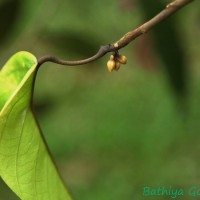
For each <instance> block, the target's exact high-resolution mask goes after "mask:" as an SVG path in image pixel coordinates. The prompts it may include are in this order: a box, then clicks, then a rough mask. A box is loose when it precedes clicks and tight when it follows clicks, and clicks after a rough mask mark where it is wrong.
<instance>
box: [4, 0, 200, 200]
mask: <svg viewBox="0 0 200 200" xmlns="http://www.w3.org/2000/svg"><path fill="white" fill-rule="evenodd" d="M158 2H161V1H158ZM162 2H164V3H167V2H169V1H167V0H166V1H162ZM152 4H153V3H152ZM198 6H199V2H198V1H195V2H194V3H192V4H191V5H190V6H188V7H186V8H184V9H183V10H181V11H180V12H179V13H178V14H176V15H175V16H173V17H172V18H171V19H170V20H171V21H172V22H173V23H174V25H173V26H174V27H176V31H177V32H175V33H174V34H175V35H176V34H178V35H176V36H175V37H177V36H178V42H179V43H181V45H180V48H181V50H180V51H181V52H183V53H182V54H181V56H175V58H174V63H179V62H180V60H178V59H180V57H182V56H184V67H185V68H186V71H187V73H189V74H187V76H185V77H187V79H186V78H185V79H184V83H186V85H187V87H188V88H187V89H188V90H187V94H186V95H185V96H183V97H181V98H184V100H186V101H184V103H185V107H184V108H185V109H184V111H183V110H180V108H181V109H183V107H181V106H180V104H181V102H183V101H180V99H179V100H177V98H176V93H174V92H173V89H172V88H173V84H171V85H170V84H169V83H173V82H172V81H170V79H169V77H170V76H169V75H168V74H167V73H166V71H167V70H166V69H168V67H171V66H169V63H171V62H168V63H167V62H166V60H165V59H166V57H165V59H163V54H161V53H162V52H163V51H164V50H165V51H166V52H170V50H169V49H165V48H167V47H170V45H168V44H169V43H171V38H170V37H167V34H168V32H162V33H161V31H160V32H159V31H158V32H159V34H162V37H161V38H165V39H162V40H160V41H159V43H158V42H155V39H153V37H152V36H153V32H150V33H148V34H147V35H146V36H142V37H141V38H139V39H138V40H136V41H135V42H134V43H133V44H131V45H129V46H128V47H127V48H125V49H123V50H121V52H122V53H123V54H125V55H126V56H127V57H128V64H127V65H126V66H125V67H123V68H122V69H120V70H119V71H118V72H117V73H109V72H107V69H106V62H107V59H108V56H105V57H104V58H102V59H101V60H99V61H96V62H94V63H91V64H89V65H88V66H80V67H64V66H57V65H55V64H50V63H48V64H45V65H44V66H43V67H42V68H41V69H40V70H39V73H38V77H37V80H36V88H35V98H34V107H35V112H36V115H37V118H38V119H39V123H40V125H41V128H42V130H43V132H44V136H45V138H46V140H47V143H48V144H49V147H50V149H51V151H52V152H53V155H54V158H55V160H56V163H57V165H58V167H59V169H60V171H61V174H62V176H63V178H64V180H65V182H66V184H67V185H68V187H69V188H70V190H71V192H72V194H73V196H74V197H75V199H82V200H84V199H85V200H87V199H95V200H104V199H115V200H121V199H139V200H140V199H148V198H147V197H143V196H142V190H143V187H145V186H163V185H165V186H170V185H172V186H174V187H183V188H188V187H190V186H191V185H198V184H199V178H200V174H199V166H200V163H199V161H198V160H199V159H198V151H199V148H200V145H199V140H200V136H199V132H200V123H199V119H200V108H199V101H200V81H199V78H200V70H199V51H200V43H199V41H198V40H199V39H198V38H199V37H198V36H199V33H200V26H199V10H198ZM152 7H153V8H152V10H153V9H155V7H156V3H154V5H153V6H152ZM150 8H151V7H149V9H150ZM9 9H12V16H8V13H9V12H11V10H9ZM0 10H4V11H5V10H6V11H5V12H4V15H5V16H2V17H1V19H0V20H1V22H0V23H1V29H0V30H1V31H0V36H1V37H0V38H1V39H0V43H1V45H0V49H1V60H0V63H1V66H3V64H4V63H5V61H6V60H7V59H8V57H10V56H11V55H12V54H14V53H15V52H17V51H19V50H27V51H29V52H31V53H33V54H34V55H36V56H37V57H38V58H39V57H40V56H42V55H46V54H55V55H58V56H59V57H62V58H67V59H81V58H85V57H88V56H90V55H92V54H94V53H95V52H96V51H97V49H98V48H99V46H100V45H102V44H107V43H110V42H114V41H116V40H118V39H119V38H120V37H121V36H122V35H123V34H124V33H125V32H127V31H129V30H131V29H132V28H133V27H136V26H137V25H139V24H141V23H142V22H144V21H145V20H146V19H147V16H148V18H149V17H150V16H149V15H148V13H147V11H145V9H144V6H142V1H140V0H138V1H134V0H132V1H131V0H130V1H128V0H126V1H125V0H121V1H114V0H112V1H109V2H108V1H106V0H101V1H100V0H99V1H92V0H88V1H69V0H67V1H64V0H58V1H47V0H42V1H39V0H36V1H30V0H18V1H14V0H4V1H1V3H0ZM1 13H2V12H1ZM6 13H7V15H6ZM1 15H3V14H1ZM152 16H153V14H152ZM5 19H7V20H6V23H5ZM162 26H163V27H165V24H164V22H163V23H162ZM158 28H159V27H158ZM160 36H161V35H160ZM154 38H155V36H154ZM143 40H146V41H148V49H147V43H142V41H143ZM155 44H156V45H155ZM139 49H140V51H139ZM160 49H164V50H163V51H162V52H161V50H160ZM147 50H148V51H147ZM167 50H168V51H167ZM171 52H172V53H173V55H174V54H176V49H173V51H171ZM169 55H170V54H169ZM146 63H150V64H149V65H150V66H149V65H148V67H147V65H146ZM174 67H175V68H176V66H174ZM179 67H180V66H177V70H175V72H176V73H175V76H173V77H174V78H173V80H178V79H179V78H180V71H179V70H178V69H179ZM181 78H182V77H181ZM186 108H187V109H186ZM3 188H6V187H5V185H0V193H1V194H2V195H4V196H5V199H7V198H10V199H13V200H14V199H16V198H14V197H13V198H12V197H9V195H11V193H9V192H8V191H7V190H8V189H3ZM149 199H152V198H149ZM159 199H167V197H163V198H162V197H161V198H159ZM183 199H188V197H187V196H184V197H183Z"/></svg>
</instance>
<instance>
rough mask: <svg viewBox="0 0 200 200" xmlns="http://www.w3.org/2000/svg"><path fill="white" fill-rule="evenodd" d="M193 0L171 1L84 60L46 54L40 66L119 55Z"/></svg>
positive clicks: (81, 61)
mask: <svg viewBox="0 0 200 200" xmlns="http://www.w3.org/2000/svg"><path fill="white" fill-rule="evenodd" d="M192 1H193V0H174V1H173V2H171V3H169V4H168V5H167V6H166V8H165V9H164V10H162V11H161V12H160V13H158V14H157V15H156V16H155V17H153V18H152V19H150V20H149V21H147V22H146V23H144V24H142V25H141V26H139V27H138V28H136V29H134V30H132V31H130V32H128V33H126V34H125V35H124V36H123V37H122V38H121V39H120V40H118V41H117V42H115V43H114V44H108V45H105V46H101V47H100V49H99V50H98V52H97V53H96V54H95V55H94V56H92V57H90V58H87V59H84V60H77V61H67V60H61V59H59V58H57V57H55V56H49V55H47V56H44V57H42V58H40V59H39V60H38V67H39V66H40V65H42V64H43V63H45V62H53V63H57V64H61V65H70V66H75V65H83V64H87V63H90V62H92V61H95V60H97V59H99V58H101V57H102V56H104V55H105V54H107V53H108V52H114V55H115V56H116V55H117V56H118V50H119V49H121V48H123V47H125V46H127V45H128V44H129V43H130V42H132V41H133V40H134V39H136V38H137V37H139V36H140V35H142V34H144V33H147V32H148V31H150V30H151V29H152V28H153V27H154V26H156V25H157V24H159V23H160V22H162V21H164V20H165V19H167V18H168V17H169V16H171V15H172V14H174V13H175V12H177V11H178V10H179V9H181V8H182V7H184V6H186V5H187V4H189V3H191V2H192Z"/></svg>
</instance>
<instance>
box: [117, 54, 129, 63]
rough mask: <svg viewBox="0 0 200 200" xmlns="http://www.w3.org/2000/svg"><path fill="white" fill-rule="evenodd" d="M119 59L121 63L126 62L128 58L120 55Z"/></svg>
mask: <svg viewBox="0 0 200 200" xmlns="http://www.w3.org/2000/svg"><path fill="white" fill-rule="evenodd" d="M117 60H118V61H119V62H120V63H121V64H126V63H127V58H126V56H124V55H119V57H118V58H117Z"/></svg>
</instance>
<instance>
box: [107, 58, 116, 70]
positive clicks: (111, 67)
mask: <svg viewBox="0 0 200 200" xmlns="http://www.w3.org/2000/svg"><path fill="white" fill-rule="evenodd" d="M107 67H108V71H109V72H112V71H113V69H114V68H115V61H114V60H109V61H108V62H107Z"/></svg>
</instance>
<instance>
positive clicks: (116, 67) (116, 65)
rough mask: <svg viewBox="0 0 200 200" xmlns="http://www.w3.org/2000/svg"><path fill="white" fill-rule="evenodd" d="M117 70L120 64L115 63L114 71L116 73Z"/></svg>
mask: <svg viewBox="0 0 200 200" xmlns="http://www.w3.org/2000/svg"><path fill="white" fill-rule="evenodd" d="M119 68H120V62H118V61H117V62H116V63H115V70H116V71H118V70H119Z"/></svg>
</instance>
